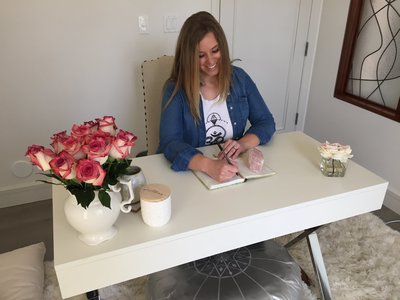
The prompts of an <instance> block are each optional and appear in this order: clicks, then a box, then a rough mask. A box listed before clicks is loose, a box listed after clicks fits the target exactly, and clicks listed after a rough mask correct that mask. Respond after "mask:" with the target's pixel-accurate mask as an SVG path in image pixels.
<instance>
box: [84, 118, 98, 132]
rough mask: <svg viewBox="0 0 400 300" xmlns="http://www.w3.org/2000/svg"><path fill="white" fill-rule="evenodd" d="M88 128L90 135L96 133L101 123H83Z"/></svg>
mask: <svg viewBox="0 0 400 300" xmlns="http://www.w3.org/2000/svg"><path fill="white" fill-rule="evenodd" d="M83 124H84V125H86V126H89V128H90V133H93V132H96V131H97V130H98V129H99V123H97V122H95V121H87V122H84V123H83Z"/></svg>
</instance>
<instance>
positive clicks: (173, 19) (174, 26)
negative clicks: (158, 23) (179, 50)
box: [164, 15, 179, 32]
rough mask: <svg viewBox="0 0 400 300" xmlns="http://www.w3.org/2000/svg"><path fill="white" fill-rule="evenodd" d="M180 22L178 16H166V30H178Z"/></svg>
mask: <svg viewBox="0 0 400 300" xmlns="http://www.w3.org/2000/svg"><path fill="white" fill-rule="evenodd" d="M178 31H179V24H178V17H177V16H173V15H170V16H164V32H178Z"/></svg>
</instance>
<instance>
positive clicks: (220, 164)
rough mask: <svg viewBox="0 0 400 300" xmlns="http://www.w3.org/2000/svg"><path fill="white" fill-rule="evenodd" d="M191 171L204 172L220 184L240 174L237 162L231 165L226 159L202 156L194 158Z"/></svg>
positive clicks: (190, 164)
mask: <svg viewBox="0 0 400 300" xmlns="http://www.w3.org/2000/svg"><path fill="white" fill-rule="evenodd" d="M189 169H191V170H195V171H202V172H204V173H206V174H207V175H208V176H210V177H211V178H213V179H214V180H216V181H218V182H224V181H226V180H228V179H231V178H232V177H233V176H235V175H236V173H237V172H238V167H237V165H236V164H235V162H232V164H229V163H228V162H227V160H226V159H210V158H208V157H205V156H203V155H202V154H197V155H195V156H193V158H192V160H191V161H190V162H189Z"/></svg>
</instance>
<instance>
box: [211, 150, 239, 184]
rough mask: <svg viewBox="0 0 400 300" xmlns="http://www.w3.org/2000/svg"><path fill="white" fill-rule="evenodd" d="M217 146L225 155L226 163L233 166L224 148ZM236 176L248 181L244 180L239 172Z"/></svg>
mask: <svg viewBox="0 0 400 300" xmlns="http://www.w3.org/2000/svg"><path fill="white" fill-rule="evenodd" d="M217 145H218V148H219V150H221V152H222V153H223V155H224V158H225V160H226V162H227V163H228V164H230V165H233V164H232V162H231V160H230V159H229V157H228V156H226V153H225V151H224V148H222V146H221V144H217ZM236 175H237V176H239V177H241V178H243V179H244V180H245V181H246V178H244V177H243V176H242V174H240V173H239V172H237V173H236Z"/></svg>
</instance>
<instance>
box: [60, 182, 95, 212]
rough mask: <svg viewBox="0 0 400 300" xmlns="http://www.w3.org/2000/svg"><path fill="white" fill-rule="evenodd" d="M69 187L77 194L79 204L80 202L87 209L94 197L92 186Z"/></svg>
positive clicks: (72, 192)
mask: <svg viewBox="0 0 400 300" xmlns="http://www.w3.org/2000/svg"><path fill="white" fill-rule="evenodd" d="M67 188H68V190H69V191H70V192H71V194H73V195H75V197H76V200H77V202H78V204H80V205H81V206H82V207H83V208H85V209H86V208H87V207H88V206H89V204H90V203H91V202H92V201H93V199H94V191H93V188H92V187H91V186H89V187H88V188H86V189H82V188H77V187H74V186H72V187H67Z"/></svg>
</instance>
